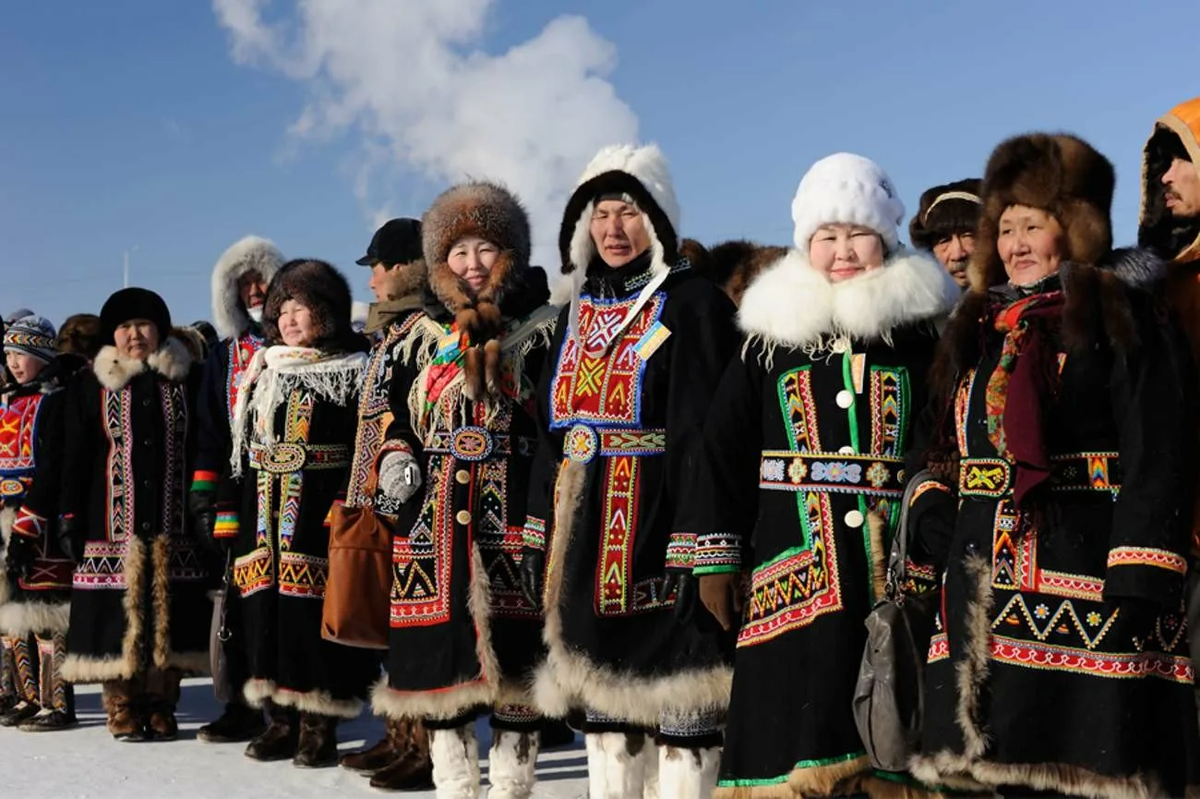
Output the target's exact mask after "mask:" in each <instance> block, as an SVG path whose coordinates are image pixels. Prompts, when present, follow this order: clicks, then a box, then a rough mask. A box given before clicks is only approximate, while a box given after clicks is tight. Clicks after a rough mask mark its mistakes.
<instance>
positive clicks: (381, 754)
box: [338, 719, 410, 774]
mask: <svg viewBox="0 0 1200 799" xmlns="http://www.w3.org/2000/svg"><path fill="white" fill-rule="evenodd" d="M409 726H410V724H409V721H408V719H398V720H397V719H388V720H387V722H386V723H385V724H384V728H383V729H384V736H383V739H382V740H381V741H380V742H379V743H377V744H375V745H374V746H372V747H371V748H370V749H364V750H362V751H361V752H354V753H352V754H349V755H345V756H344V757H342V759H341V760H339V761H338V765H339V766H341V767H342V768H344V769H349V770H350V771H357V772H360V773H362V774H374V773H375V772H377V771H380V770H381V769H384V768H386V767H387V766H390V765H391V764H392V763H395V762H396V761H397V760H399V759H400V758H401V757H402V756H403V755H404V752H405V751H406V750H407V748H408V735H409V729H408V728H409Z"/></svg>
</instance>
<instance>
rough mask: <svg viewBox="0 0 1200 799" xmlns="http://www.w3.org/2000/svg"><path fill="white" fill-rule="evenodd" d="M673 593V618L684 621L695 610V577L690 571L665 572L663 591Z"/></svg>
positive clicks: (690, 616) (688, 618)
mask: <svg viewBox="0 0 1200 799" xmlns="http://www.w3.org/2000/svg"><path fill="white" fill-rule="evenodd" d="M672 591H673V592H674V593H675V618H677V619H679V620H680V621H683V622H686V621H689V620H690V619H691V618H692V614H693V613H694V612H695V611H696V577H695V576H694V575H693V574H692V573H691V572H676V571H669V572H667V579H666V580H665V581H664V582H663V593H664V594H665V595H666V596H670V595H671V592H672Z"/></svg>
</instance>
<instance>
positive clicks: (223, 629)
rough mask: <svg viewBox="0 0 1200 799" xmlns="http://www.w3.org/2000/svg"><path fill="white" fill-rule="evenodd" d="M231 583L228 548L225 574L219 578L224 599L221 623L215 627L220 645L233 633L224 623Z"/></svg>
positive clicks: (231, 553)
mask: <svg viewBox="0 0 1200 799" xmlns="http://www.w3.org/2000/svg"><path fill="white" fill-rule="evenodd" d="M231 583H233V549H232V548H230V549H229V551H228V552H226V553H225V574H224V575H222V576H221V585H222V590H224V591H225V599H224V601H223V602H221V623H220V625H219V626H218V627H217V638H218V640H220V641H221V642H222V643H224V642H225V641H228V640H229V639H230V638H231V637H232V636H233V633H232V632H230V630H229V625H227V624H226V623H225V614H226V613H228V612H229V591H230V589H231V588H232V585H231Z"/></svg>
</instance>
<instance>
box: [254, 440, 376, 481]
mask: <svg viewBox="0 0 1200 799" xmlns="http://www.w3.org/2000/svg"><path fill="white" fill-rule="evenodd" d="M352 455H353V451H352V450H351V448H350V447H348V446H346V445H345V444H289V443H286V442H279V443H276V444H267V445H263V444H251V445H250V468H251V469H257V470H258V471H260V472H269V473H271V474H291V473H293V472H299V471H301V470H304V471H308V470H310V469H344V468H345V467H347V466H349V465H350V458H351V456H352Z"/></svg>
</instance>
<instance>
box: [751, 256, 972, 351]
mask: <svg viewBox="0 0 1200 799" xmlns="http://www.w3.org/2000/svg"><path fill="white" fill-rule="evenodd" d="M960 294H961V292H960V291H959V289H958V286H957V284H955V282H954V280H953V279H951V277H950V276H949V275H947V274H946V271H945V270H944V269H942V266H941V264H939V263H938V262H937V261H936V260H934V259H933V258H931V257H930V256H928V255H925V254H923V253H917V252H913V251H910V250H901V251H900V252H898V253H896V254H895V255H893V256H892V257H891V258H889V259H888V261H887V263H886V264H884V266H883V268H882V269H877V270H875V271H873V272H868V273H867V274H865V275H863V276H862V277H858V278H855V279H853V280H850V281H846V282H843V283H836V284H835V283H830V282H829V281H828V280H827V279H826V278H825V276H824V275H822V274H821V273H820V272H818V271H817V270H815V269H813V268H812V265H811V264H809V262H808V257H807V256H806V255H805V254H804V253H801V252H800V251H799V250H796V249H792V250H789V251H788V253H787V255H785V256H783V257H782V258H781V259H779V260H778V261H776V262H775V263H774V264H773V265H771V266H770V267H768V268H767V269H766V270H765V271H764V272H763V273H762V274H761V275H759V276H758V277H757V278H756V279H755V280H754V282H752V283H751V284H750V287H749V288H748V289H747V290H746V294H745V296H744V297H743V298H742V305H741V308H740V309H739V310H738V325H739V326H740V327H741V328H742V330H743V331H744V332H745V333H746V334H747V336H749V337H751V338H761V339H763V340H764V341H765V342H766V343H767V344H769V345H780V344H782V345H784V346H790V347H796V348H812V347H814V346H816V345H819V344H821V343H823V342H829V341H832V340H836V339H839V338H851V339H859V340H870V339H875V338H879V337H881V336H886V335H888V334H889V333H891V331H892V330H893V329H895V328H896V327H897V326H899V325H903V324H905V323H908V322H915V321H919V320H921V319H929V318H932V317H936V316H939V315H941V314H945V313H948V312H949V311H950V309H952V308H953V307H954V304H955V303H956V302H957V301H958V298H959V296H960Z"/></svg>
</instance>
